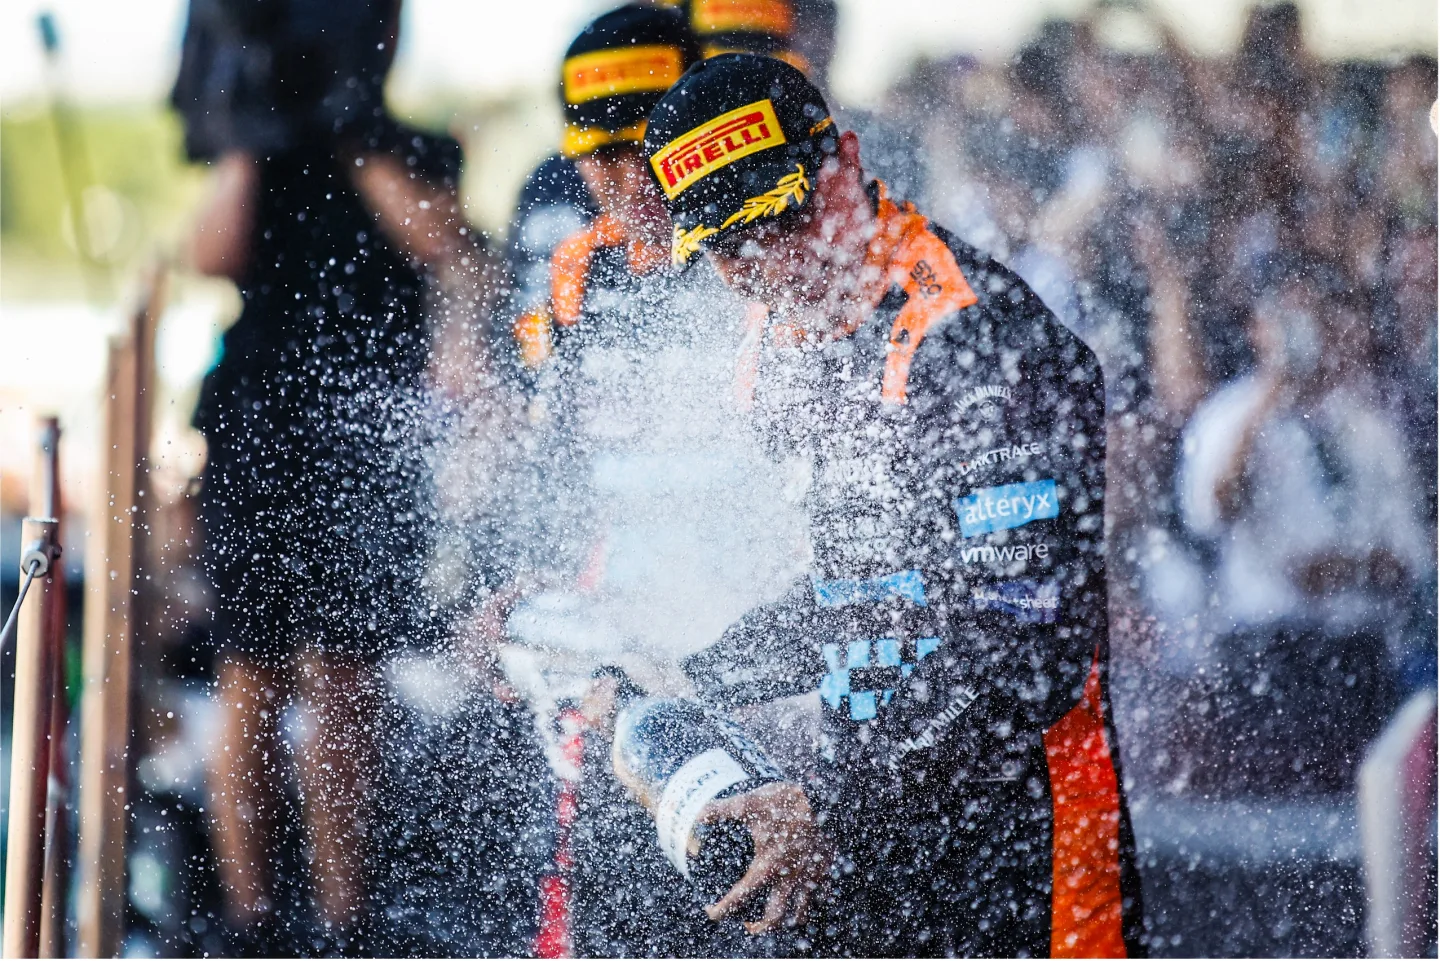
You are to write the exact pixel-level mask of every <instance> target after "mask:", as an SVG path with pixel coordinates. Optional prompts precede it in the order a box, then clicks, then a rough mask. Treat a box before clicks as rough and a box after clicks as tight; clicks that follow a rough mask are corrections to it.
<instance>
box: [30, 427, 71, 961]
mask: <svg viewBox="0 0 1440 961" xmlns="http://www.w3.org/2000/svg"><path fill="white" fill-rule="evenodd" d="M63 513H64V511H63V505H62V503H61V494H60V420H59V418H56V417H44V418H41V420H40V424H39V445H38V449H37V451H36V457H35V468H34V470H33V471H32V472H31V475H30V514H31V516H34V517H53V518H55V521H56V525H55V539H56V541H57V542H58V543H60V544H64V543H65V526H64V519H63ZM52 576H53V577H54V579H55V590H54V591H53V592H52V593H51V598H50V599H51V602H52V603H53V604H54V605H55V613H54V615H53V616H52V619H51V625H52V626H53V628H54V631H55V636H54V637H52V638H50V644H51V648H52V650H53V651H54V655H53V658H52V662H53V664H54V668H55V673H54V678H55V680H54V682H53V683H52V686H51V691H52V701H51V705H52V706H51V709H50V776H49V778H48V786H47V792H46V806H45V880H44V884H43V891H42V896H41V914H40V956H41V957H45V958H59V957H64V955H65V920H66V912H65V898H66V894H67V892H68V891H69V889H70V864H71V859H72V857H73V854H72V852H71V843H70V842H71V835H70V816H69V811H70V803H71V801H70V797H71V794H70V752H69V750H68V747H69V740H68V738H67V737H66V733H67V731H68V730H69V725H70V700H69V697H68V696H67V691H66V687H67V681H68V680H69V677H70V672H69V670H68V669H67V664H66V661H67V654H68V651H69V648H68V645H67V644H66V642H65V635H66V630H67V629H68V626H69V616H68V615H69V612H68V611H67V609H66V597H65V567H64V565H63V564H56V565H55V568H54V570H53V571H52Z"/></svg>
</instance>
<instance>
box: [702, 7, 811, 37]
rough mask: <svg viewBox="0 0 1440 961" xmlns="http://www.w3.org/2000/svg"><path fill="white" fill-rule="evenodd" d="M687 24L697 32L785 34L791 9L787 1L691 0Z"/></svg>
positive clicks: (791, 19)
mask: <svg viewBox="0 0 1440 961" xmlns="http://www.w3.org/2000/svg"><path fill="white" fill-rule="evenodd" d="M690 23H691V26H692V27H694V29H695V32H696V33H699V34H706V33H769V34H774V35H775V36H777V37H788V36H789V35H790V28H791V27H793V26H794V24H795V12H794V11H793V10H792V9H791V7H790V4H789V3H788V2H787V0H695V6H694V8H693V10H692V12H691V16H690Z"/></svg>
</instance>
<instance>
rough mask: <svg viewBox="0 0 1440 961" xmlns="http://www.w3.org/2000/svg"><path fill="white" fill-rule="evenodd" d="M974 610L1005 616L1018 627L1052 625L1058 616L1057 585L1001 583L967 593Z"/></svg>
mask: <svg viewBox="0 0 1440 961" xmlns="http://www.w3.org/2000/svg"><path fill="white" fill-rule="evenodd" d="M970 600H971V602H972V603H974V605H975V608H976V610H981V611H997V612H999V613H1001V614H1008V615H1010V616H1011V617H1013V618H1014V619H1015V620H1016V621H1018V622H1020V623H1021V624H1054V623H1055V620H1056V618H1057V616H1058V615H1059V613H1060V585H1058V584H1054V583H1046V584H1038V583H1036V582H1035V581H1002V582H1000V583H998V584H983V585H980V586H978V587H975V588H974V589H972V590H971V591H970Z"/></svg>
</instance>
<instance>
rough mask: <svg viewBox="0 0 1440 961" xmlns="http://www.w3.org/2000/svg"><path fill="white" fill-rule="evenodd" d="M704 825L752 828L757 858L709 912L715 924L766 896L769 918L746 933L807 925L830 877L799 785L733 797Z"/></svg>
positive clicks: (706, 816)
mask: <svg viewBox="0 0 1440 961" xmlns="http://www.w3.org/2000/svg"><path fill="white" fill-rule="evenodd" d="M699 820H700V823H702V824H708V823H711V822H714V821H739V822H741V823H743V824H744V825H746V826H747V827H748V828H749V829H750V835H751V837H752V838H754V841H755V857H754V858H753V859H752V860H751V862H750V867H749V869H748V870H747V871H746V872H745V875H744V877H742V878H741V879H740V880H739V881H737V882H736V883H735V886H734V887H733V888H731V889H730V890H729V892H727V893H726V895H725V896H724V897H723V898H721V899H720V900H719V901H717V902H716V903H715V904H712V905H709V906H707V907H706V908H705V913H706V915H708V916H709V918H710V920H712V921H719V920H720V919H721V918H724V917H728V916H730V915H731V914H733V913H734V912H735V911H736V909H738V908H740V907H742V906H743V905H744V904H746V903H747V902H748V901H750V900H751V899H752V898H754V897H755V896H756V895H758V894H761V893H765V894H766V898H765V913H764V914H763V915H761V917H760V919H759V920H758V921H747V922H745V930H747V931H749V932H750V933H751V934H762V933H764V932H766V931H770V930H773V929H774V928H775V927H776V926H777V925H779V924H781V923H782V922H783V923H788V924H799V923H801V922H803V921H804V920H805V912H806V909H807V908H808V907H809V904H810V898H811V897H812V896H813V895H814V893H815V891H816V889H817V888H818V887H819V885H820V882H821V880H822V879H823V878H824V876H825V874H826V868H827V867H828V860H829V859H828V858H827V857H826V856H825V853H824V848H823V845H822V844H821V841H820V833H819V831H818V830H817V829H816V827H815V816H814V813H813V812H812V811H811V810H810V801H809V800H808V799H807V798H806V797H805V792H804V791H801V790H800V787H799V785H796V784H793V783H790V782H780V783H777V784H767V785H766V786H764V787H762V788H757V789H756V790H754V791H748V792H746V793H744V794H738V795H736V796H735V797H731V798H725V799H724V800H720V801H712V802H711V803H710V804H708V805H706V807H705V809H704V810H703V811H702V812H701V814H700V819H699Z"/></svg>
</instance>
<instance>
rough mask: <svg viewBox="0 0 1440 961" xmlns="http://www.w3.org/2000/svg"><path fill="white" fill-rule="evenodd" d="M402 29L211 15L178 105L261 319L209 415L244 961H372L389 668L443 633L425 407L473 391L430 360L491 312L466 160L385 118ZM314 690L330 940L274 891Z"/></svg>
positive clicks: (214, 778)
mask: <svg viewBox="0 0 1440 961" xmlns="http://www.w3.org/2000/svg"><path fill="white" fill-rule="evenodd" d="M399 13H400V11H399V3H398V2H397V0H369V2H360V3H356V4H351V5H347V6H346V7H345V8H344V10H343V11H339V10H337V9H336V8H334V7H333V6H331V5H329V4H325V3H320V2H318V0H287V2H275V3H266V4H263V5H251V4H244V3H238V2H228V0H212V2H197V3H196V4H195V6H194V8H193V9H192V18H191V22H190V24H189V25H188V26H187V34H186V40H185V44H184V50H183V55H182V63H181V69H180V73H179V77H178V79H177V84H176V88H175V92H174V95H173V97H172V100H173V102H174V103H175V105H176V107H177V108H178V109H179V110H180V112H181V114H182V117H183V118H184V120H185V122H186V130H187V146H188V148H189V150H190V153H191V156H192V158H194V159H208V160H212V161H213V162H214V167H215V174H214V178H213V187H212V191H211V196H210V198H209V200H208V201H207V202H206V204H205V206H204V209H203V212H202V213H201V216H200V218H199V222H198V224H197V226H196V229H195V232H194V235H193V238H192V240H191V245H190V256H191V260H192V263H193V265H194V267H195V268H196V269H197V270H198V271H200V272H201V273H204V274H209V275H212V276H217V277H225V278H228V279H230V280H232V281H234V282H235V284H236V285H237V286H238V287H239V289H240V293H241V298H242V303H243V307H242V310H241V314H240V317H239V318H238V319H237V320H236V321H235V323H234V324H233V325H232V326H231V327H230V329H229V330H228V331H227V332H226V333H225V336H224V341H223V354H222V356H221V357H220V359H219V361H218V362H217V363H216V365H215V366H214V368H213V369H212V370H211V371H210V372H209V373H208V374H207V375H206V377H205V380H204V382H203V384H202V387H201V391H200V397H199V401H198V403H197V408H196V412H195V424H196V426H197V427H198V428H199V429H200V430H201V432H202V433H203V434H204V435H205V438H206V441H207V445H208V455H207V463H206V467H205V472H204V484H203V489H202V492H201V508H200V510H201V517H202V520H203V524H204V531H205V543H204V557H205V563H206V567H207V569H208V572H209V574H210V577H211V579H212V581H213V584H214V587H215V596H216V601H215V610H214V612H213V614H214V619H213V628H212V633H213V640H214V643H215V645H216V647H217V649H218V656H217V660H218V687H217V691H216V698H217V700H218V702H219V708H220V728H219V729H220V735H219V741H218V743H217V745H216V749H215V751H214V753H213V755H212V756H211V758H210V776H209V786H210V793H211V800H210V804H209V807H210V810H211V812H212V815H213V818H214V825H215V828H214V843H215V847H216V849H217V856H218V858H217V859H218V867H219V874H220V879H221V882H222V887H223V889H224V890H225V892H226V895H227V898H226V915H225V918H224V922H225V923H226V924H227V925H228V926H229V927H230V928H231V929H232V931H233V933H234V937H235V943H236V950H238V951H242V952H245V951H259V952H261V953H273V952H276V951H281V950H284V946H285V945H286V944H287V943H288V944H290V945H293V946H295V949H297V950H303V951H306V952H309V951H314V950H320V951H328V950H337V951H353V950H357V944H356V938H357V936H358V932H359V931H360V929H361V928H362V926H363V923H364V922H365V921H366V917H365V915H366V902H365V897H366V883H367V882H366V857H367V843H368V842H367V836H368V832H369V829H370V824H371V821H372V817H373V812H372V811H371V810H369V806H368V802H369V790H370V788H369V785H370V784H371V782H372V780H373V777H374V774H375V766H376V763H377V757H376V748H375V739H376V737H377V731H376V726H377V725H378V723H379V715H378V703H377V702H378V693H379V692H378V678H377V676H376V672H375V664H376V661H377V660H378V658H380V657H381V656H382V655H384V654H385V653H386V652H387V651H390V650H392V649H393V648H394V647H395V646H397V645H399V644H402V643H404V642H405V641H406V640H407V639H409V638H411V637H412V636H413V635H414V634H415V633H416V632H417V631H418V630H420V629H421V627H422V625H421V624H420V623H419V622H418V620H417V612H418V608H419V606H418V605H417V604H416V603H415V602H414V600H413V594H414V591H415V589H416V587H417V585H418V582H419V578H420V573H421V566H422V565H421V561H422V558H423V551H424V548H425V544H424V527H425V525H424V522H423V513H424V506H423V504H422V503H421V499H420V497H419V495H418V491H419V490H420V489H421V488H422V487H423V473H422V471H421V460H420V457H419V456H418V454H419V446H420V431H419V427H418V417H419V416H420V415H421V413H422V412H423V410H424V408H425V404H426V400H425V396H426V394H427V391H433V392H435V393H438V394H442V395H443V394H446V393H454V392H457V391H463V390H464V389H465V380H466V378H467V377H468V376H469V374H470V373H471V372H470V371H467V370H466V369H465V365H464V364H463V363H461V364H459V365H458V366H452V367H450V368H449V369H446V367H445V366H444V365H442V364H431V359H432V357H433V356H436V355H432V352H431V350H430V347H431V346H432V345H433V344H438V343H440V342H442V341H451V340H453V342H455V343H456V344H457V345H458V344H462V343H463V341H464V336H465V335H464V333H463V330H464V329H465V328H466V327H467V325H468V323H469V319H470V318H471V317H472V316H473V315H474V313H475V312H476V311H477V310H478V309H479V306H480V302H481V301H482V300H483V299H485V298H487V297H489V296H491V295H490V294H488V293H486V292H485V291H484V290H483V289H482V287H483V282H484V278H486V277H488V276H489V275H488V274H487V273H486V272H485V271H484V270H483V269H482V267H483V266H484V264H485V263H486V262H487V257H488V255H487V254H486V253H485V251H484V249H483V245H481V244H480V243H479V242H478V239H477V237H476V236H475V235H474V234H472V233H471V232H470V231H469V230H468V229H467V228H466V227H465V225H464V221H463V219H462V217H461V214H460V209H459V203H458V198H457V194H456V184H457V180H458V176H459V172H460V163H461V155H460V147H459V145H458V144H457V143H456V142H454V141H453V140H450V139H447V138H444V137H435V136H431V135H429V134H425V133H422V132H420V131H418V130H414V129H411V128H408V127H406V126H404V125H402V124H400V123H398V122H397V121H396V120H394V119H393V118H392V117H391V116H390V115H389V114H388V113H387V111H386V109H385V105H384V97H383V94H384V81H385V77H386V75H387V73H388V71H389V68H390V65H391V61H392V59H393V56H394V51H395V43H396V31H397V28H398V24H399ZM427 285H430V286H433V287H434V288H435V289H436V290H438V292H439V297H438V301H439V303H438V305H437V306H436V309H434V310H433V311H431V312H430V317H429V318H428V319H427V312H426V309H425V300H426V289H427ZM457 328H459V329H461V330H462V333H461V334H460V335H458V336H457V335H456V334H455V330H456V329H457ZM447 356H448V359H449V360H452V361H453V360H454V359H455V354H453V353H452V354H449V355H447ZM427 365H430V366H431V369H430V370H429V371H428V372H427ZM292 692H293V693H295V694H297V695H298V697H299V699H300V702H301V703H302V704H303V705H304V706H305V707H306V708H307V710H305V711H304V712H303V714H302V715H301V717H302V730H301V731H300V733H299V736H298V741H299V745H298V748H299V750H298V758H297V760H298V765H297V767H298V771H297V774H298V782H299V790H300V796H301V802H302V803H301V807H302V813H303V823H304V837H305V842H306V850H307V853H308V855H309V859H310V870H309V883H310V886H311V889H312V891H313V909H314V914H315V924H316V926H315V927H314V928H313V930H308V931H303V930H302V932H300V933H299V934H296V933H294V932H292V933H290V934H289V935H286V934H284V933H283V932H281V931H279V930H278V928H279V927H281V926H282V925H283V924H288V923H289V922H291V921H296V920H299V921H300V922H301V924H302V926H303V925H305V924H308V923H310V922H306V921H305V920H304V919H303V918H295V917H293V915H292V913H291V911H290V910H289V908H288V906H286V905H281V904H278V903H277V901H276V889H275V887H274V885H275V881H276V878H275V876H274V875H275V866H276V862H277V850H276V846H275V843H274V840H275V838H276V837H277V836H278V835H277V832H278V829H279V825H278V824H277V819H278V818H280V817H281V816H282V813H283V811H284V804H283V793H282V787H281V784H280V781H281V763H282V759H283V758H284V757H285V751H284V749H283V747H282V730H281V727H282V717H283V716H284V715H285V714H286V711H287V702H288V698H289V696H290V695H291V694H292ZM282 908H284V909H285V910H282ZM287 938H288V940H286V939H287Z"/></svg>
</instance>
